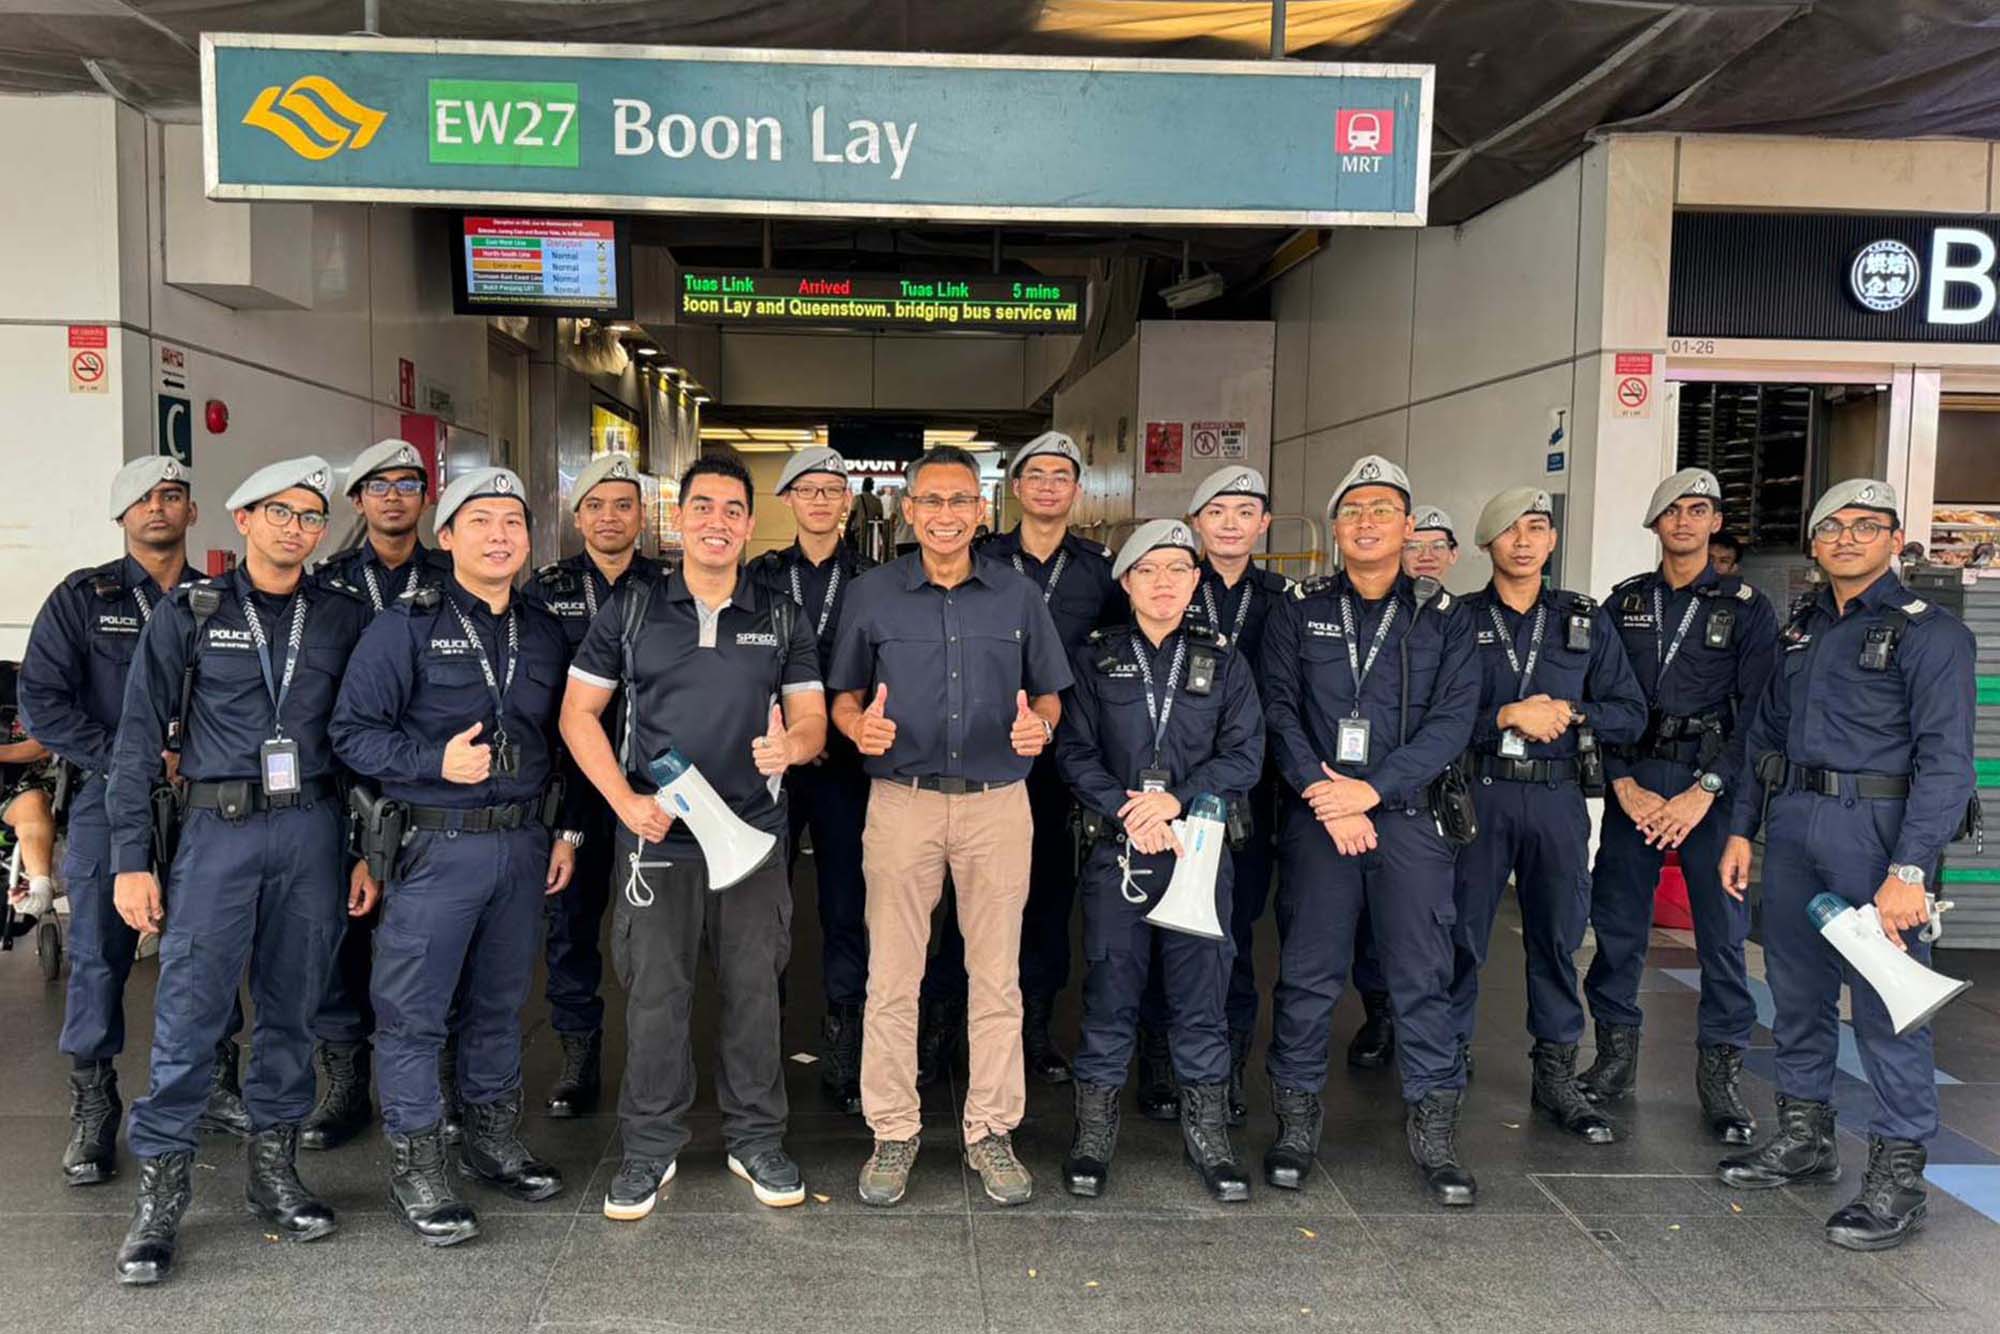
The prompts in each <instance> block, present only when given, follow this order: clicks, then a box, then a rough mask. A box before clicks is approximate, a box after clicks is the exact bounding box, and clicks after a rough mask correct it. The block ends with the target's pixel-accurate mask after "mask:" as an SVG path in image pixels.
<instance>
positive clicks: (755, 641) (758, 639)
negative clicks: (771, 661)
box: [736, 630, 778, 648]
mask: <svg viewBox="0 0 2000 1334" xmlns="http://www.w3.org/2000/svg"><path fill="white" fill-rule="evenodd" d="M736 646H737V647H738V648H744V647H749V648H776V647H777V646H778V637H777V636H776V635H774V634H772V633H771V632H770V631H768V630H739V631H737V632H736Z"/></svg>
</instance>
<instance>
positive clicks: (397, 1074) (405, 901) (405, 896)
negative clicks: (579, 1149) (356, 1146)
mask: <svg viewBox="0 0 2000 1334" xmlns="http://www.w3.org/2000/svg"><path fill="white" fill-rule="evenodd" d="M548 867H549V832H548V830H546V829H543V828H542V827H541V826H540V825H530V826H528V827H527V828H524V829H513V830H497V831H493V832H489V833H483V834H463V833H457V832H455V831H443V830H429V831H420V832H419V833H417V834H416V835H415V836H414V837H413V838H411V840H410V841H409V843H408V844H407V845H406V846H405V847H404V849H403V854H402V856H401V858H400V859H399V860H398V862H397V866H396V874H395V875H393V876H391V877H390V880H389V887H388V890H387V892H386V894H385V895H384V898H383V901H382V924H381V926H379V927H378V928H376V932H375V970H374V977H373V982H372V985H371V988H370V994H371V996H372V998H373V1000H374V1002H375V1018H376V1023H375V1085H376V1090H377V1092H378V1093H379V1094H380V1097H381V1100H382V1121H383V1123H384V1124H385V1125H386V1126H387V1127H388V1128H389V1130H391V1131H392V1132H394V1133H396V1134H399V1135H407V1134H410V1133H412V1132H414V1131H418V1130H422V1129H424V1128H426V1127H428V1126H434V1125H436V1124H438V1122H439V1121H440V1120H442V1119H443V1116H444V1103H443V1100H442V1098H441V1097H440V1095H439V1093H438V1055H439V1053H440V1052H441V1051H442V1050H443V1049H444V1041H445V1033H446V1031H447V1020H448V1019H449V1018H452V1017H454V1016H455V1026H453V1027H451V1029H450V1031H451V1033H452V1035H453V1037H454V1038H455V1040H456V1041H457V1043H458V1084H459V1090H460V1092H461V1093H462V1094H463V1096H464V1098H465V1101H466V1102H468V1103H473V1104H484V1103H490V1102H497V1101H498V1100H499V1099H500V1098H502V1097H504V1096H505V1095H507V1094H508V1093H511V1092H513V1091H514V1090H515V1089H517V1088H519V1087H520V1085H521V1007H522V1005H523V1004H524V1003H525V1002H526V1001H527V998H528V984H529V983H530V981H531V980H532V979H533V975H534V970H535V946H536V944H537V943H538V942H537V936H538V927H539V926H540V923H541V914H542V898H543V891H544V890H545V889H546V887H547V879H548ZM564 892H565V893H567V892H568V891H567V890H565V891H564ZM461 980H462V985H461ZM454 999H456V1000H457V1002H458V1004H457V1006H456V1008H455V1009H454V1006H453V1001H454Z"/></svg>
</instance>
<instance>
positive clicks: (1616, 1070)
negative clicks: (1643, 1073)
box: [1576, 1023, 1639, 1103]
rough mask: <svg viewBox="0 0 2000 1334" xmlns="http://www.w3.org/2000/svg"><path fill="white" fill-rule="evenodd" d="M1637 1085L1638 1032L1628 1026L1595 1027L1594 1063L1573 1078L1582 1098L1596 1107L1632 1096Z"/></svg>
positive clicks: (1601, 1025) (1602, 1024) (1601, 1024)
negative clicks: (1594, 1103)
mask: <svg viewBox="0 0 2000 1334" xmlns="http://www.w3.org/2000/svg"><path fill="white" fill-rule="evenodd" d="M1638 1083H1639V1030H1638V1029H1637V1028H1634V1027H1632V1026H1631V1025H1630V1024H1605V1023H1600V1024H1598V1026H1597V1059H1596V1060H1594V1061H1592V1062H1591V1063H1590V1069H1588V1070H1586V1071H1584V1072H1583V1073H1582V1074H1580V1075H1578V1076H1577V1077H1576V1086H1577V1087H1578V1088H1580V1089H1582V1090H1583V1096H1584V1097H1586V1098H1588V1099H1590V1100H1591V1101H1592V1102H1596V1103H1607V1102H1617V1101H1618V1100H1619V1099H1620V1098H1625V1097H1629V1096H1631V1093H1632V1090H1633V1089H1634V1088H1636V1087H1637V1086H1638Z"/></svg>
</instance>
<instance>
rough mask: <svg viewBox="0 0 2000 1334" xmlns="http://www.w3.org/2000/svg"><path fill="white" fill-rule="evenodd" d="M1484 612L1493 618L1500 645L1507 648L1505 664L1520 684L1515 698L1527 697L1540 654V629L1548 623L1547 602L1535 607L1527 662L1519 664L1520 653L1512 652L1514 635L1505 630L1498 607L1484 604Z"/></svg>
mask: <svg viewBox="0 0 2000 1334" xmlns="http://www.w3.org/2000/svg"><path fill="white" fill-rule="evenodd" d="M1486 614H1487V615H1488V616H1491V617H1492V618H1493V628H1494V630H1495V631H1497V632H1498V633H1499V636H1500V647H1501V648H1504V649H1506V650H1507V665H1508V666H1509V667H1512V668H1513V669H1514V676H1515V679H1516V680H1517V681H1518V683H1519V685H1520V693H1519V694H1517V695H1515V696H1514V698H1515V699H1526V698H1527V697H1528V686H1529V684H1530V683H1531V682H1533V681H1534V679H1535V661H1536V660H1537V659H1538V658H1540V657H1541V656H1542V630H1543V629H1544V628H1545V627H1546V626H1547V625H1548V623H1549V604H1548V603H1546V602H1543V603H1540V604H1539V605H1537V606H1536V608H1535V633H1534V639H1533V641H1532V642H1531V643H1530V644H1529V645H1528V664H1527V666H1526V667H1523V666H1522V665H1521V658H1520V655H1519V654H1517V653H1515V652H1514V636H1513V635H1511V634H1509V633H1508V632H1507V622H1505V621H1503V620H1502V619H1500V609H1499V608H1498V607H1496V606H1494V605H1493V604H1492V603H1490V602H1489V603H1487V604H1486Z"/></svg>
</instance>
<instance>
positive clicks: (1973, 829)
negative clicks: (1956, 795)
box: [1951, 792, 1986, 857]
mask: <svg viewBox="0 0 2000 1334" xmlns="http://www.w3.org/2000/svg"><path fill="white" fill-rule="evenodd" d="M1968 838H1969V839H1971V840H1972V855H1973V856H1975V857H1979V856H1984V855H1985V852H1986V814H1985V811H1984V810H1983V809H1982V808H1981V806H1980V804H1979V794H1978V793H1977V792H1975V793H1973V794H1972V800H1970V801H1968V802H1966V803H1965V814H1964V815H1963V816H1961V817H1960V818H1959V822H1958V829H1957V831H1956V832H1954V833H1953V834H1952V836H1951V841H1952V842H1954V843H1957V842H1960V841H1961V840H1964V839H1968Z"/></svg>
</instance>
